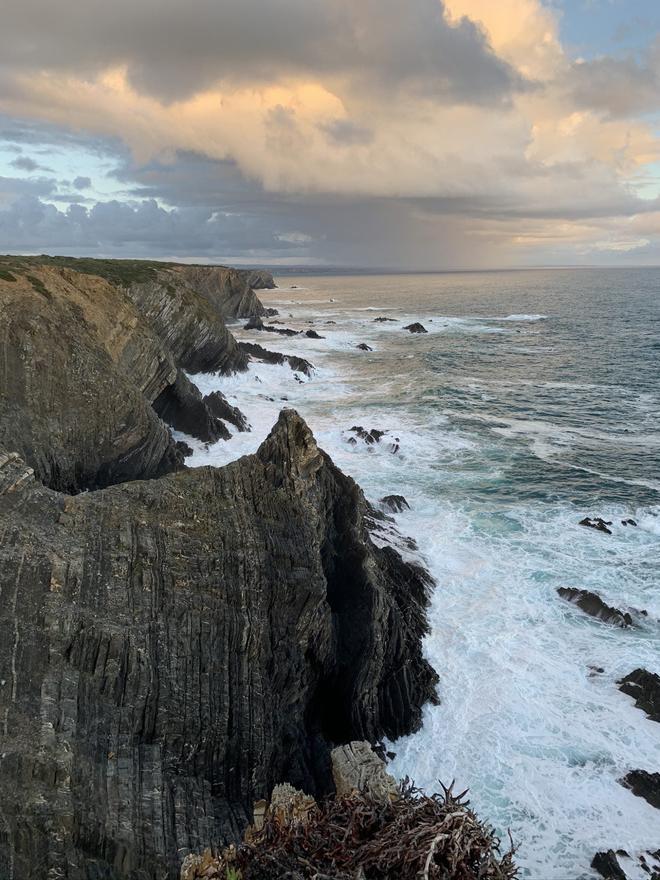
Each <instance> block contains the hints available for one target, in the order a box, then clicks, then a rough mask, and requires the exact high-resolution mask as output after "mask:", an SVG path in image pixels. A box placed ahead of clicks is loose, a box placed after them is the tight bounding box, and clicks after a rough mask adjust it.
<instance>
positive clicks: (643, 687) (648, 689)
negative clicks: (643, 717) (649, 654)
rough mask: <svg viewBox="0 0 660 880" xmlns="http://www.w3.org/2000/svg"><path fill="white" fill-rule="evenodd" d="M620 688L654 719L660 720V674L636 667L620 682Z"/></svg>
mask: <svg viewBox="0 0 660 880" xmlns="http://www.w3.org/2000/svg"><path fill="white" fill-rule="evenodd" d="M618 684H619V690H620V691H623V693H624V694H627V695H628V696H629V697H632V698H633V699H634V701H635V705H636V706H637V708H638V709H642V710H643V711H644V712H646V714H647V715H648V716H649V718H650V719H651V720H652V721H660V675H656V674H655V673H654V672H649V671H648V670H646V669H635V670H634V672H631V673H630V674H629V675H626V677H625V678H622V679H621V681H619V682H618Z"/></svg>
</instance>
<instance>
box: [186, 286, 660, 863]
mask: <svg viewBox="0 0 660 880" xmlns="http://www.w3.org/2000/svg"><path fill="white" fill-rule="evenodd" d="M276 280H277V283H278V285H279V288H278V289H276V290H272V291H260V297H261V299H262V300H263V302H264V303H265V304H266V305H269V306H274V307H275V308H277V309H278V310H279V312H280V315H279V316H278V320H281V321H282V322H283V324H284V325H285V326H289V327H293V328H294V329H309V328H312V327H313V329H314V330H316V331H317V333H319V334H320V335H322V336H323V337H324V338H323V339H310V338H307V337H303V336H295V337H291V338H288V337H283V336H278V335H275V334H271V333H266V332H258V331H245V330H243V329H242V326H241V325H240V324H239V325H236V326H234V327H232V330H234V331H235V333H236V335H237V337H238V338H239V339H246V340H252V341H256V342H259V343H260V344H261V345H263V346H265V347H267V348H269V349H271V350H274V351H281V352H284V353H288V354H298V355H302V356H303V357H306V358H307V359H309V360H310V361H312V362H313V364H314V365H315V371H314V374H313V376H312V377H311V378H310V379H307V377H305V376H301V375H299V376H297V377H296V375H295V374H294V373H293V372H292V371H291V370H290V369H289V368H288V367H287V366H267V365H263V364H253V365H251V367H250V370H249V371H248V373H246V374H243V375H239V376H234V377H216V376H212V375H208V376H206V375H204V376H195V377H194V381H195V383H196V384H197V385H198V386H199V387H200V389H201V390H202V391H203V392H204V393H208V392H209V391H211V390H215V389H220V390H221V391H223V392H224V393H225V394H226V395H227V396H228V397H229V399H230V400H231V402H232V403H236V404H237V405H238V406H240V408H241V409H242V410H243V411H244V412H245V413H246V415H247V417H248V420H249V421H250V422H251V424H252V431H251V432H250V433H247V434H237V435H236V436H234V437H233V438H232V439H231V440H230V441H228V442H222V441H221V442H219V443H217V444H215V445H213V446H211V447H208V448H206V447H204V445H203V444H201V443H199V442H196V441H194V440H190V439H188V442H189V443H190V445H191V446H193V448H194V450H195V452H194V456H193V458H192V459H189V460H188V463H189V464H192V465H204V464H216V465H221V464H224V463H226V462H227V461H230V460H233V459H235V458H237V457H239V456H240V455H243V454H245V453H248V452H252V451H254V450H255V449H256V448H257V446H258V445H259V444H260V443H261V441H262V440H263V439H264V437H265V436H266V435H267V433H268V432H269V430H270V428H271V427H272V425H273V424H274V422H275V420H276V418H277V413H278V412H279V410H280V408H281V407H284V406H292V407H294V408H295V409H297V410H298V411H299V412H300V413H301V415H302V416H304V418H305V419H306V420H307V421H308V423H309V425H310V427H311V428H312V430H313V432H314V434H315V436H316V438H317V441H318V443H319V445H320V446H321V447H322V448H323V449H325V450H326V451H327V452H328V453H329V454H330V455H331V457H332V458H333V460H334V461H335V462H336V464H337V465H338V466H339V467H341V468H342V470H344V471H345V472H346V473H349V474H350V475H351V476H353V477H354V478H355V479H356V480H357V481H358V482H359V484H360V485H361V486H362V488H363V489H364V491H365V494H366V495H367V497H368V498H369V499H370V500H371V501H373V502H377V501H378V499H380V498H381V497H382V496H384V495H388V494H392V493H397V494H402V495H404V496H405V498H406V499H407V500H408V502H409V504H410V508H411V509H410V510H404V511H403V512H401V513H398V514H396V515H395V519H396V523H397V528H398V529H399V531H400V532H401V533H402V534H403V535H407V536H412V537H413V538H415V540H416V542H417V545H418V548H419V550H418V552H417V553H416V554H414V553H413V556H414V557H415V558H417V559H421V560H422V561H423V562H424V564H425V565H426V566H427V567H428V569H429V571H430V572H431V574H432V575H433V577H434V579H435V581H436V585H437V586H436V588H435V590H434V593H433V599H432V605H431V609H430V623H431V634H430V635H429V636H428V638H427V640H426V643H425V651H426V654H427V656H428V658H429V659H430V661H431V662H432V664H433V666H434V667H435V669H436V670H437V672H438V674H439V675H440V687H439V693H440V698H441V704H440V705H439V706H434V707H427V709H426V710H425V713H424V724H423V727H422V729H421V730H420V731H419V732H418V733H416V734H414V735H412V736H410V737H408V738H406V739H403V740H399V741H398V742H396V743H395V744H394V745H393V746H392V748H393V750H394V751H395V752H396V758H395V760H394V762H393V764H392V765H391V771H392V772H393V773H394V774H396V775H397V776H404V775H408V776H409V777H411V778H412V779H414V780H415V782H416V783H417V784H418V785H420V786H422V787H424V788H426V789H427V790H429V791H430V790H437V789H438V788H439V785H438V782H439V781H442V782H443V783H446V784H447V783H449V782H451V781H452V780H455V783H456V787H457V789H460V790H462V789H464V788H469V789H470V795H469V796H470V799H471V803H472V805H473V806H474V808H475V809H476V810H477V812H478V813H479V814H480V816H482V817H483V818H484V819H487V820H488V821H489V822H490V823H492V825H493V826H494V827H495V828H496V829H497V831H498V833H500V834H501V835H502V836H503V838H504V839H505V842H508V841H507V832H509V831H510V833H511V835H512V837H513V840H514V842H515V843H516V845H517V846H518V854H517V861H518V863H519V865H520V866H521V876H523V877H527V878H532V880H578V878H591V877H594V876H596V875H595V874H594V872H593V871H592V870H591V868H590V862H591V859H592V857H593V855H594V854H595V853H596V852H597V851H598V850H602V849H610V848H614V849H619V848H622V849H625V850H627V851H628V852H629V853H630V854H631V855H632V854H636V853H639V852H643V851H645V850H648V849H654V848H657V847H658V846H660V820H659V818H658V816H659V814H658V812H657V810H655V809H654V808H653V807H651V806H650V805H649V804H648V803H647V802H646V801H645V800H643V799H641V798H638V797H635V796H634V795H633V794H632V793H631V792H630V791H629V790H627V789H626V788H624V787H623V786H622V785H621V784H620V783H619V782H618V780H619V779H620V778H621V777H622V776H623V775H624V774H625V773H626V772H627V771H628V770H630V769H635V768H642V769H646V770H651V771H658V770H660V724H657V723H655V722H653V721H651V720H649V719H647V717H646V716H645V714H644V713H643V712H642V711H640V710H639V709H637V708H635V707H634V705H633V702H632V700H631V699H630V698H629V697H627V696H625V695H624V694H622V693H621V692H620V691H619V690H618V688H617V686H616V682H617V680H618V679H620V678H621V677H622V676H624V675H626V674H627V673H629V672H631V671H632V670H634V669H636V668H637V667H640V666H642V667H645V668H647V669H649V670H650V671H653V672H660V622H659V620H660V421H659V419H660V381H659V380H660V270H658V269H611V270H610V269H575V270H573V269H561V270H547V271H546V270H534V271H532V270H530V271H516V272H491V273H485V272H479V273H456V274H437V275H429V274H423V275H422V274H420V275H356V276H346V275H343V276H328V275H326V276H319V277H314V276H311V275H310V276H305V275H296V276H295V277H279V278H277V279H276ZM294 285H295V287H294ZM377 317H387V318H390V319H392V320H390V321H383V322H381V321H375V320H374V319H375V318H377ZM414 321H420V322H421V323H422V324H423V325H424V326H425V327H426V329H427V330H428V333H427V334H419V335H417V334H411V333H409V332H408V331H406V330H404V329H403V328H404V325H406V324H409V323H411V322H414ZM309 322H313V323H309ZM275 326H277V325H275ZM359 343H366V344H367V345H368V346H370V347H371V348H372V349H373V351H372V352H367V351H361V350H358V349H357V348H356V345H357V344H359ZM300 380H302V381H300ZM354 425H359V426H363V427H364V428H367V429H371V428H377V429H379V430H382V431H385V432H386V433H385V435H384V437H383V438H382V439H381V441H380V442H379V443H375V444H367V443H365V442H363V441H361V440H358V442H356V443H351V442H349V438H350V437H351V436H352V435H351V433H350V430H349V429H350V428H351V427H352V426H354ZM395 450H396V451H395ZM585 516H601V517H603V518H604V519H606V520H611V521H612V522H613V525H612V534H611V535H606V534H604V533H601V532H597V531H594V530H591V529H587V528H584V527H582V526H580V525H579V521H580V520H581V519H582V518H583V517H585ZM627 518H632V519H634V520H635V521H636V523H637V527H634V526H630V525H629V526H624V525H622V524H621V521H622V520H623V519H627ZM379 540H392V538H391V537H388V536H386V535H385V536H383V535H381V536H380V538H379ZM393 540H396V538H394V539H393ZM403 552H405V553H408V554H411V552H412V551H410V550H409V549H406V548H405V546H404V547H403ZM561 586H569V587H578V588H584V589H589V590H593V591H595V592H597V593H599V595H600V596H601V597H602V598H603V599H604V600H605V601H606V602H607V603H608V604H611V605H614V606H616V607H619V608H629V607H632V608H636V609H645V610H646V611H647V612H648V616H647V617H646V618H640V619H639V620H640V625H638V626H635V627H632V628H629V629H625V630H621V629H618V628H615V627H612V626H608V625H606V624H604V623H602V622H600V621H597V620H594V619H593V618H591V617H589V616H587V615H586V614H584V613H583V612H581V611H580V610H579V609H578V608H576V607H575V606H573V605H571V604H569V603H567V602H565V601H563V600H562V599H560V598H559V596H558V595H557V592H556V590H557V588H558V587H561ZM597 670H602V671H597ZM624 864H625V867H626V870H627V871H629V873H630V876H631V877H633V878H635V877H638V876H639V877H643V876H646V875H645V874H644V872H643V871H641V869H639V866H638V865H636V864H635V863H633V861H632V860H630V861H629V860H624Z"/></svg>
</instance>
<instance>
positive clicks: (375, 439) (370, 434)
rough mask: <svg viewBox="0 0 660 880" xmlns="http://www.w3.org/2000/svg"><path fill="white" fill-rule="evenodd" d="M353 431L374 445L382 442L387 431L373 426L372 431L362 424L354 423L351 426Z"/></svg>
mask: <svg viewBox="0 0 660 880" xmlns="http://www.w3.org/2000/svg"><path fill="white" fill-rule="evenodd" d="M349 430H350V431H351V433H353V434H355V435H356V436H357V437H359V438H360V440H364V442H365V443H366V444H367V445H369V446H372V445H373V444H374V443H380V441H381V439H382V438H383V437H384V436H385V433H386V432H385V431H380V430H379V429H378V428H371V430H370V431H367V429H366V428H363V427H362V425H353V427H352V428H349Z"/></svg>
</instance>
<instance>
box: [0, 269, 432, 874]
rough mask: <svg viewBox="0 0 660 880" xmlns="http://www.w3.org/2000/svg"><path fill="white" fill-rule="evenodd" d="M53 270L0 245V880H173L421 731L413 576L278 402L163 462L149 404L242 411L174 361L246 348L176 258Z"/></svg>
mask: <svg viewBox="0 0 660 880" xmlns="http://www.w3.org/2000/svg"><path fill="white" fill-rule="evenodd" d="M70 262H71V261H68V260H67V261H62V262H61V263H60V262H58V261H57V260H51V259H50V258H49V259H48V260H45V259H40V258H37V259H34V260H33V259H19V258H12V261H6V260H5V261H0V310H1V317H2V321H1V322H0V535H2V539H1V541H0V740H1V747H0V880H28V878H37V877H39V878H42V877H43V878H58V880H101V878H103V880H120V878H121V880H125V878H129V880H156V878H158V880H162V878H165V877H167V878H175V877H177V875H178V868H179V865H180V863H181V861H182V859H183V857H184V856H185V855H186V853H188V852H189V851H201V850H203V849H205V848H206V847H208V846H211V845H219V844H222V843H223V842H227V841H231V840H235V839H238V838H239V837H240V835H241V833H242V831H243V829H244V827H245V825H246V822H247V820H248V815H249V811H250V810H251V807H252V803H253V801H254V800H255V799H257V798H261V797H265V796H267V795H268V794H269V793H270V790H271V788H272V786H273V785H274V784H276V783H279V782H282V781H288V782H291V783H293V784H294V785H297V786H299V787H301V788H303V789H305V790H306V791H308V792H310V793H311V794H317V795H318V794H322V793H324V792H327V791H329V790H330V789H331V788H332V778H331V773H330V764H329V752H330V749H331V747H332V746H333V745H334V744H336V743H340V742H345V741H349V740H353V739H368V740H371V741H374V740H376V739H379V738H381V737H382V736H389V737H396V736H398V735H401V734H403V733H406V732H408V731H410V730H412V729H414V728H415V727H416V726H417V725H418V724H419V723H420V717H421V716H420V713H421V708H422V705H423V703H424V702H425V701H427V700H429V699H433V697H434V687H435V674H434V672H433V671H432V670H431V668H430V667H429V665H428V664H427V663H426V661H425V660H424V659H423V656H422V653H421V647H420V645H421V638H422V636H423V634H424V633H425V631H426V622H425V607H426V602H427V591H428V589H429V581H428V577H427V576H426V574H425V573H424V572H423V571H422V570H421V569H419V568H417V567H415V566H412V565H410V564H408V563H405V562H404V561H403V560H402V559H401V557H400V556H399V555H398V554H397V553H396V552H395V551H394V550H392V549H388V548H385V549H379V548H378V547H377V546H376V545H375V544H374V543H373V542H372V541H371V539H370V536H369V523H370V518H371V517H372V516H373V515H374V514H373V511H371V510H370V508H369V506H368V504H367V502H366V501H365V499H364V496H363V494H362V492H361V491H360V489H359V488H358V487H357V486H356V484H355V483H354V482H353V481H352V480H351V479H350V478H348V477H346V476H345V475H343V474H342V473H341V472H340V471H339V470H338V469H337V468H336V467H335V466H334V465H333V463H332V462H331V461H330V459H329V458H328V457H327V456H326V455H325V454H324V453H323V452H322V451H320V450H319V449H318V447H317V445H316V443H315V441H314V438H313V437H312V435H311V433H310V431H309V429H308V428H307V426H306V424H305V423H304V422H303V421H302V419H300V417H299V416H298V415H297V414H296V413H295V412H293V411H285V412H283V413H282V415H281V416H280V419H279V421H278V423H277V425H276V426H275V428H274V429H273V431H272V433H271V435H270V436H269V437H268V438H267V440H266V441H265V442H264V443H263V444H262V446H261V447H260V449H259V450H258V452H257V453H256V454H255V455H252V456H247V457H244V458H242V459H239V460H238V461H236V462H234V463H232V464H230V465H228V466H226V467H224V468H221V469H213V468H204V469H197V470H181V454H180V453H179V450H178V449H177V446H176V444H175V443H174V442H173V440H172V438H171V435H170V432H169V429H168V428H167V426H166V425H165V423H164V422H163V421H162V419H161V418H160V416H162V417H163V418H166V419H168V421H170V423H172V424H179V425H186V426H187V429H188V430H191V431H192V432H195V431H197V434H198V436H203V433H204V432H206V436H207V438H208V439H214V437H215V434H216V433H217V431H218V430H219V427H218V424H217V423H216V422H215V421H213V420H214V419H217V418H218V414H219V417H220V418H225V419H226V420H228V421H229V422H230V423H232V424H234V425H235V426H237V427H239V428H240V427H245V425H244V424H243V422H242V416H241V414H240V412H238V411H237V410H236V409H235V408H233V407H231V406H230V405H229V404H228V403H227V401H225V400H224V399H223V398H222V397H221V395H218V396H217V398H214V399H213V400H203V399H202V398H201V395H200V394H199V392H198V391H197V389H196V388H195V387H194V386H193V385H192V384H191V383H190V381H189V380H188V379H187V378H186V376H185V374H184V373H183V372H182V370H183V369H184V368H185V369H187V370H189V371H190V370H192V369H194V366H195V364H196V366H197V367H198V368H199V369H202V368H214V369H221V370H231V369H240V368H241V365H242V364H244V363H245V358H246V354H245V352H243V351H241V349H240V348H239V347H237V346H236V345H235V343H234V342H233V337H231V334H229V333H228V331H227V329H226V327H225V326H224V322H223V318H222V315H221V313H220V310H219V306H217V305H216V306H212V304H211V298H209V297H207V296H205V295H202V294H201V293H199V292H196V288H195V287H193V286H192V283H191V282H190V279H189V278H188V280H184V281H177V280H176V276H177V273H178V272H179V267H171V266H169V267H165V268H164V269H162V268H161V267H156V268H155V269H152V268H150V267H149V266H147V267H145V266H144V265H142V264H139V265H138V266H137V267H136V266H135V265H134V264H119V265H115V264H114V263H113V262H112V261H83V262H84V264H85V266H84V268H83V267H81V266H77V268H78V269H79V270H80V271H74V270H72V269H71V268H70V267H69V265H68V264H69V263H70ZM180 268H181V274H182V275H183V276H186V277H188V276H187V273H188V271H189V269H188V267H180ZM154 273H155V274H154ZM158 273H164V274H162V275H160V274H158ZM211 274H212V275H213V276H214V278H215V280H214V281H213V283H212V285H211V286H212V287H213V289H214V290H216V292H217V288H218V281H217V278H216V277H215V275H214V273H211ZM199 283H200V281H199V278H196V280H195V284H197V285H199ZM226 289H228V288H226ZM239 307H240V299H239V300H238V301H237V303H234V305H232V306H231V308H232V309H233V308H239ZM266 354H267V353H266ZM195 358H197V360H196V361H195ZM159 414H160V416H159ZM220 435H222V432H221V431H220ZM82 489H94V490H96V491H89V492H81V491H80V490H82ZM76 493H78V494H76Z"/></svg>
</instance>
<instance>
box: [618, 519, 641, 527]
mask: <svg viewBox="0 0 660 880" xmlns="http://www.w3.org/2000/svg"><path fill="white" fill-rule="evenodd" d="M621 525H622V526H636V525H637V523H636V522H635V520H634V519H622V520H621Z"/></svg>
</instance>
